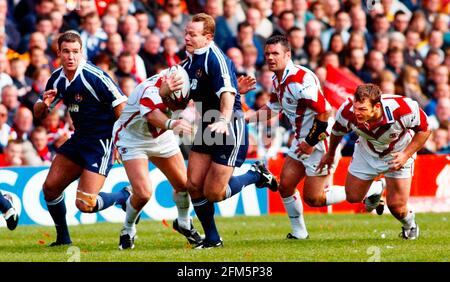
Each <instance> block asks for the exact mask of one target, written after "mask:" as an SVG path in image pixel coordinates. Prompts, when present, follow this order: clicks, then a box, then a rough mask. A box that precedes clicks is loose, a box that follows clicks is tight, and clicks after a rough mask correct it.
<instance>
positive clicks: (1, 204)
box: [0, 193, 12, 213]
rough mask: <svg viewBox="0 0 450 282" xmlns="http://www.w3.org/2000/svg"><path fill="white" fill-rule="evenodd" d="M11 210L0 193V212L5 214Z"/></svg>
mask: <svg viewBox="0 0 450 282" xmlns="http://www.w3.org/2000/svg"><path fill="white" fill-rule="evenodd" d="M10 208H12V206H11V203H10V202H9V201H8V200H7V199H6V198H5V197H4V196H3V194H2V193H0V212H2V213H5V212H7V211H8V210H9V209H10Z"/></svg>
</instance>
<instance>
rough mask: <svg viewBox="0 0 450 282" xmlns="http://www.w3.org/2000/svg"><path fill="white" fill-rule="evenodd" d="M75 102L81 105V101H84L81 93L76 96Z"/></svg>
mask: <svg viewBox="0 0 450 282" xmlns="http://www.w3.org/2000/svg"><path fill="white" fill-rule="evenodd" d="M75 101H77V102H78V103H80V102H81V101H83V96H81V94H80V93H77V94H75Z"/></svg>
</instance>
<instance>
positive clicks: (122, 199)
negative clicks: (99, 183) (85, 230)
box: [94, 189, 130, 212]
mask: <svg viewBox="0 0 450 282" xmlns="http://www.w3.org/2000/svg"><path fill="white" fill-rule="evenodd" d="M129 197H130V193H129V192H128V191H126V190H125V189H122V190H120V191H119V192H113V193H105V192H100V193H98V196H97V205H96V206H95V208H94V212H97V211H101V210H104V209H106V208H109V207H110V206H112V205H116V204H117V205H121V206H122V207H125V203H126V201H127V199H128V198H129Z"/></svg>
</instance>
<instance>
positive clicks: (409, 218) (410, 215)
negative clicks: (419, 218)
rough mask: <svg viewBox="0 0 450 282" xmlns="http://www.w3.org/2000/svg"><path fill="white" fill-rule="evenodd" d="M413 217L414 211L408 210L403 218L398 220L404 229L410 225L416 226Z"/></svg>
mask: <svg viewBox="0 0 450 282" xmlns="http://www.w3.org/2000/svg"><path fill="white" fill-rule="evenodd" d="M415 217H416V215H415V213H414V212H413V211H412V210H409V211H408V214H407V215H406V216H405V217H404V218H403V219H400V222H401V223H402V224H403V227H404V228H405V229H410V228H411V227H416V221H415V220H414V219H415Z"/></svg>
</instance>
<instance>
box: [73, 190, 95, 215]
mask: <svg viewBox="0 0 450 282" xmlns="http://www.w3.org/2000/svg"><path fill="white" fill-rule="evenodd" d="M75 205H76V206H77V208H78V209H79V210H80V211H81V212H85V213H92V212H94V209H95V207H96V206H97V194H91V193H86V192H83V191H81V190H77V199H76V201H75Z"/></svg>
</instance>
